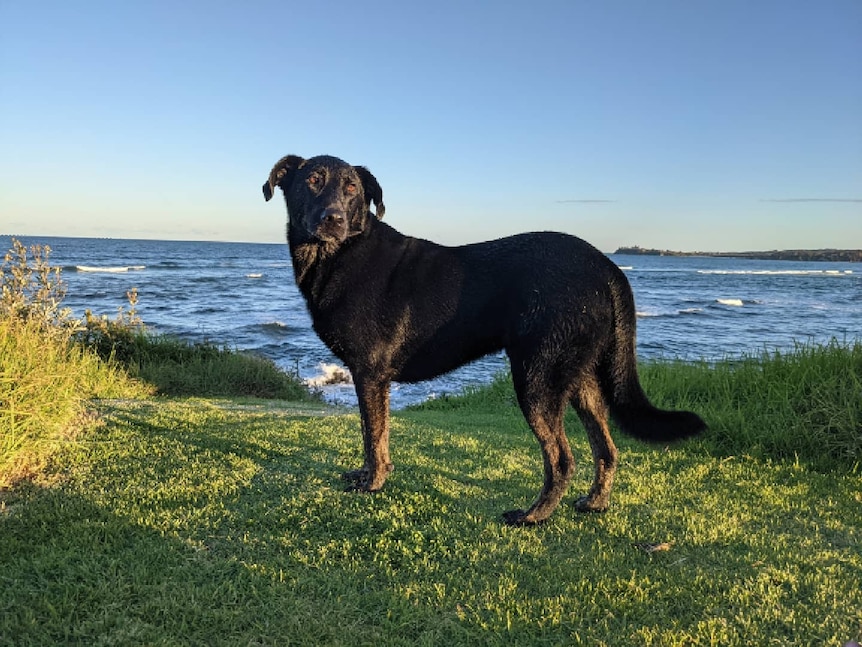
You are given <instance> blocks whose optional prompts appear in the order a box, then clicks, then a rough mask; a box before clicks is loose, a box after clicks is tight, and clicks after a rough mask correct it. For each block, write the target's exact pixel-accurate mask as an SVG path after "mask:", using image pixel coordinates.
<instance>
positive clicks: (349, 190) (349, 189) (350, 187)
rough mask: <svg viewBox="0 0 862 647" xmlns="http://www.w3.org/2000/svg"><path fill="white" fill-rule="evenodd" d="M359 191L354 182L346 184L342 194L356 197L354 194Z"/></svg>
mask: <svg viewBox="0 0 862 647" xmlns="http://www.w3.org/2000/svg"><path fill="white" fill-rule="evenodd" d="M357 191H359V187H357V186H356V183H355V182H348V183H347V184H346V185H345V186H344V192H345V193H346V194H347V195H356V192H357Z"/></svg>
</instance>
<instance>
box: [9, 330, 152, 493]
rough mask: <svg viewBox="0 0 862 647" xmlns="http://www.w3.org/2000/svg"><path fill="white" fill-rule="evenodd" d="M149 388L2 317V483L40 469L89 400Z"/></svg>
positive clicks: (46, 333) (50, 335)
mask: <svg viewBox="0 0 862 647" xmlns="http://www.w3.org/2000/svg"><path fill="white" fill-rule="evenodd" d="M151 392H152V389H150V388H148V387H147V386H146V385H144V384H142V383H140V382H135V381H133V380H131V379H129V378H128V376H127V375H126V373H125V372H124V371H123V370H122V369H121V368H120V367H118V366H116V365H115V364H111V363H106V362H103V361H101V360H99V358H98V357H96V356H95V355H94V354H93V353H91V352H88V351H87V350H86V349H84V348H81V347H78V346H75V345H70V344H68V343H66V339H65V338H63V337H62V336H60V337H58V334H57V332H56V331H54V330H52V329H46V328H45V327H44V326H42V325H40V324H39V323H38V322H35V321H26V320H20V319H12V318H3V317H0V488H3V487H7V486H9V485H10V484H11V483H13V482H14V481H15V480H17V479H19V478H22V477H26V476H28V475H30V474H33V473H35V472H38V471H39V470H40V469H41V468H42V466H43V465H44V462H45V460H47V456H48V455H49V454H50V453H51V452H52V451H53V450H54V449H55V448H56V447H57V445H58V444H60V443H62V442H64V441H65V440H66V439H68V438H70V437H72V436H74V434H75V433H76V432H77V430H78V429H79V428H80V427H81V424H82V422H83V421H82V418H85V417H86V410H87V401H88V400H90V399H92V398H99V397H100V398H119V397H123V398H126V397H144V396H147V395H149V394H150V393H151Z"/></svg>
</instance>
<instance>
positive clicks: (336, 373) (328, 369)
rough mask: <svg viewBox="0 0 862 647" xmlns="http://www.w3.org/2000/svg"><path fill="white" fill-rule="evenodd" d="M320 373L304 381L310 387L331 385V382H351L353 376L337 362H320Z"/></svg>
mask: <svg viewBox="0 0 862 647" xmlns="http://www.w3.org/2000/svg"><path fill="white" fill-rule="evenodd" d="M319 366H320V370H321V374H320V375H317V376H315V377H310V378H308V379H307V380H305V383H306V384H307V385H308V386H311V387H320V386H331V385H333V384H353V376H352V375H351V374H350V371H348V370H347V369H346V368H344V367H343V366H339V365H338V364H320V365H319Z"/></svg>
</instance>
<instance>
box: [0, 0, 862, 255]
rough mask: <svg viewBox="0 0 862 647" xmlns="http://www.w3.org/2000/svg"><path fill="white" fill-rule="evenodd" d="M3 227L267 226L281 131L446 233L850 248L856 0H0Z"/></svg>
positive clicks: (227, 233)
mask: <svg viewBox="0 0 862 647" xmlns="http://www.w3.org/2000/svg"><path fill="white" fill-rule="evenodd" d="M0 151H2V154H0V234H19V235H24V234H29V235H65V236H100V237H123V238H166V239H182V240H234V241H262V242H270V241H281V240H283V239H284V221H285V212H284V206H283V202H282V201H281V199H279V200H278V201H272V202H270V203H265V202H264V200H263V198H262V195H261V185H262V184H263V182H264V180H265V179H266V177H267V174H268V173H269V170H270V168H271V167H272V165H273V164H274V163H275V161H276V160H278V159H279V158H280V157H282V156H283V155H286V154H288V153H294V154H299V155H302V156H305V157H311V156H313V155H317V154H322V153H326V154H332V155H336V156H338V157H341V158H343V159H345V160H347V161H349V162H351V163H354V164H364V165H366V166H368V167H369V168H370V169H371V171H372V172H373V173H374V174H375V175H376V177H377V178H378V180H379V181H380V183H381V185H382V187H383V192H384V201H385V203H386V206H387V210H386V219H387V221H388V222H390V224H392V225H393V226H395V227H396V228H398V229H400V230H401V231H403V232H405V233H409V234H413V235H417V236H421V237H425V238H431V239H434V240H438V241H440V242H444V243H450V244H455V243H462V242H470V241H477V240H483V239H488V238H494V237H498V236H502V235H506V234H510V233H515V232H518V231H530V230H545V229H548V230H558V231H565V232H569V233H573V234H576V235H579V236H581V237H582V238H585V239H587V240H589V241H591V242H593V243H594V244H595V245H597V246H598V247H599V248H600V249H602V250H605V251H613V250H614V249H615V248H616V247H618V246H620V245H634V244H638V245H641V246H646V247H660V248H666V249H679V250H686V251H695V250H700V251H741V250H755V249H758V250H759V249H785V248H820V247H838V248H851V247H852V248H862V2H860V0H811V1H807V2H802V1H798V0H775V1H771V0H755V1H752V0H704V1H702V2H701V1H692V0H650V1H646V0H629V1H624V0H618V1H613V0H611V1H608V2H600V1H598V0H565V1H559V2H553V1H545V0H522V1H520V2H504V1H499V2H490V1H487V2H479V1H475V2H473V1H466V0H461V1H449V0H434V1H433V2H411V1H408V0H398V1H392V2H378V1H376V0H362V1H361V2H356V1H353V2H343V1H341V0H327V1H325V2H307V1H306V2H298V1H296V0H281V1H256V0H249V1H240V0H236V1H223V0H209V1H207V2H201V1H198V0H183V1H179V0H171V1H170V2H168V1H159V0H147V1H142V2H125V1H121V0H120V1H118V0H108V1H104V2H95V1H89V0H81V1H80V2H68V1H67V0H66V1H63V2H57V1H54V0H44V1H41V2H33V1H31V0H0Z"/></svg>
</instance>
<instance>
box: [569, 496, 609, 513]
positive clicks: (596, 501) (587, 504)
mask: <svg viewBox="0 0 862 647" xmlns="http://www.w3.org/2000/svg"><path fill="white" fill-rule="evenodd" d="M607 509H608V500H607V499H604V500H602V499H600V498H599V497H593V496H590V495H585V496H582V497H580V498H578V499H577V500H576V501H575V510H577V511H578V512H605V511H606V510H607Z"/></svg>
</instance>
